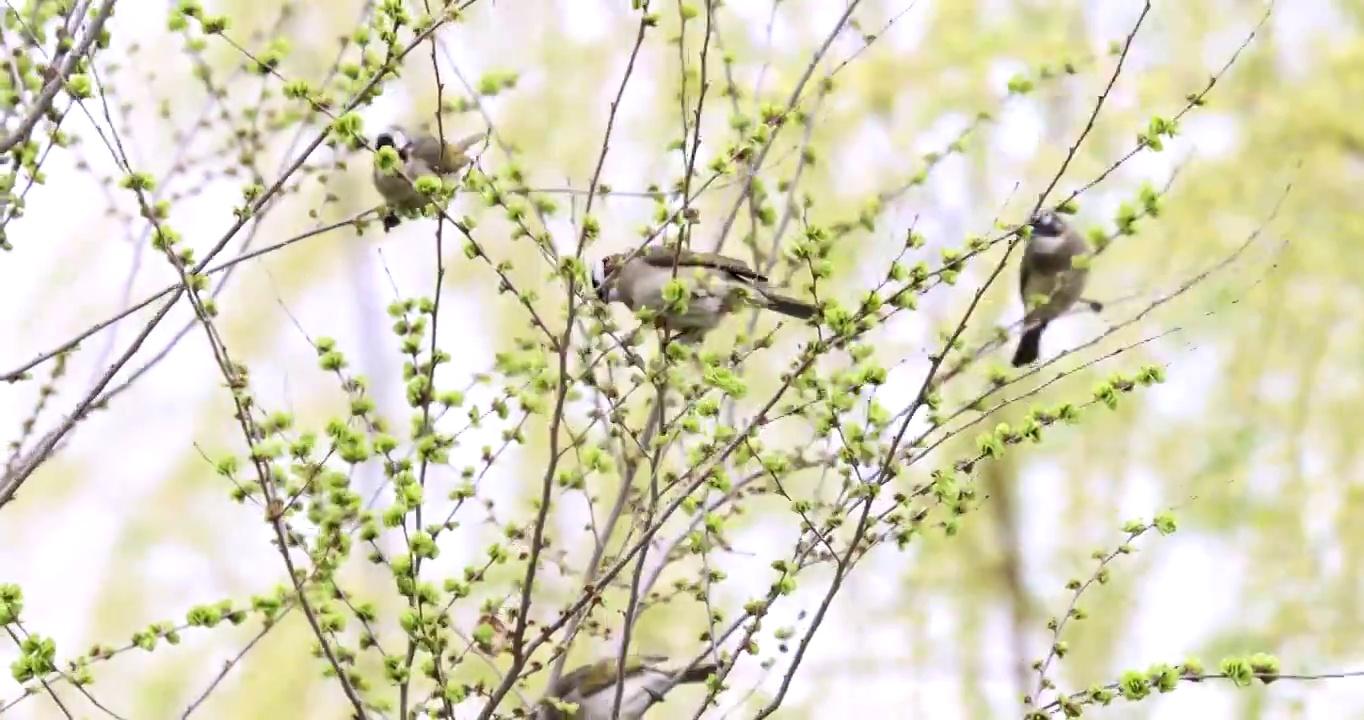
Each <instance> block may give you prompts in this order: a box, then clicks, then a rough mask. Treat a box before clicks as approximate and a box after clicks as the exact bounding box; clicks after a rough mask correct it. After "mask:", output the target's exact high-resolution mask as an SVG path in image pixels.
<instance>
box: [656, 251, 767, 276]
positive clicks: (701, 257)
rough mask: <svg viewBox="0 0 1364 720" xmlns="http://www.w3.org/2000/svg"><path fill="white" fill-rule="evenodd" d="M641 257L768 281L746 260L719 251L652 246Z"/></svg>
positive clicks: (660, 263)
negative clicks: (706, 251)
mask: <svg viewBox="0 0 1364 720" xmlns="http://www.w3.org/2000/svg"><path fill="white" fill-rule="evenodd" d="M639 258H640V259H641V260H643V261H644V262H645V263H647V264H649V265H652V266H654V267H660V268H671V267H672V266H673V263H674V262H675V263H676V264H677V266H678V267H704V268H710V269H712V270H719V271H721V272H725V273H728V274H730V275H733V276H734V277H737V278H743V279H745V280H757V281H759V282H767V277H766V276H765V275H763V274H762V273H760V272H758V271H757V270H754V269H753V268H751V267H749V266H748V264H747V263H745V262H744V261H742V260H736V259H735V258H732V257H726V256H724V255H719V254H717V253H698V252H692V251H691V250H681V251H678V250H675V249H672V248H665V247H652V248H649V249H648V250H645V251H644V252H642V253H640V255H639Z"/></svg>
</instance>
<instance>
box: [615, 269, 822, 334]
mask: <svg viewBox="0 0 1364 720" xmlns="http://www.w3.org/2000/svg"><path fill="white" fill-rule="evenodd" d="M627 259H628V262H627ZM674 263H676V265H677V279H678V280H680V281H682V282H683V283H685V284H686V285H687V288H688V289H689V290H690V291H691V297H689V298H688V299H687V306H686V310H685V311H683V312H676V311H672V312H669V311H667V309H666V308H667V303H666V301H665V300H664V296H663V290H664V287H665V286H667V284H668V283H669V282H670V281H671V280H672V279H673V264H674ZM592 287H593V289H594V290H596V291H597V297H599V298H601V300H602V302H621V303H624V304H625V306H626V307H628V308H630V309H631V310H636V311H637V310H639V309H641V308H649V309H651V310H655V311H657V312H658V313H659V315H658V321H657V322H658V324H659V325H660V326H662V327H665V328H667V329H669V330H672V331H674V332H676V333H678V335H677V337H676V338H674V339H675V340H678V341H680V342H697V341H699V340H700V339H701V338H702V337H704V336H705V334H706V333H707V332H708V331H710V330H711V329H713V328H714V327H715V326H717V325H719V324H720V322H721V321H722V320H724V318H725V316H726V315H728V314H729V313H732V312H734V311H735V310H737V309H739V308H740V307H741V306H744V305H751V306H753V307H758V308H763V309H766V310H773V311H776V312H779V313H781V314H783V315H788V316H790V317H793V318H796V319H798V320H805V319H808V318H811V317H813V316H814V315H815V313H816V312H818V310H819V308H818V307H816V306H815V305H812V304H810V303H807V302H805V301H803V300H798V299H796V298H794V297H791V296H790V295H788V294H787V293H786V292H784V291H782V290H781V289H779V288H777V287H775V286H773V285H772V284H771V281H769V280H768V279H767V277H766V276H764V275H763V274H762V273H759V272H758V271H756V270H754V269H753V268H751V267H749V266H748V265H746V264H745V263H744V262H743V261H742V260H735V259H734V258H731V257H725V256H724V255H717V254H715V253H698V252H692V251H690V250H682V251H681V252H680V253H679V252H678V251H677V250H675V249H671V248H665V247H652V248H647V249H645V250H642V251H640V253H639V254H638V255H635V256H634V257H633V258H631V257H630V253H628V252H624V253H616V254H614V255H608V256H606V257H605V258H602V259H601V260H600V261H599V262H598V263H597V264H596V265H595V266H594V267H593V268H592Z"/></svg>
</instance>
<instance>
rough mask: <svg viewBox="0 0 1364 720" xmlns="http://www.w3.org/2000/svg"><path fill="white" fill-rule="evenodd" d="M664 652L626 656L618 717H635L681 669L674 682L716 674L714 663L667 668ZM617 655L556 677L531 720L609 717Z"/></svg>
mask: <svg viewBox="0 0 1364 720" xmlns="http://www.w3.org/2000/svg"><path fill="white" fill-rule="evenodd" d="M668 661H669V659H668V657H667V656H664V655H628V656H626V659H625V683H624V685H625V687H624V688H623V689H622V690H621V698H620V716H619V717H620V720H639V718H642V717H644V712H645V711H646V710H648V709H649V708H650V707H653V705H654V704H655V703H660V702H663V694H664V693H665V692H667V690H668V689H669V687H670V686H671V685H672V678H673V675H675V674H677V673H678V672H679V671H681V673H682V676H681V677H680V678H679V679H678V681H677V684H679V685H685V684H689V683H702V682H705V681H706V678H707V677H709V676H710V675H712V674H714V673H716V672H717V671H718V670H719V666H718V665H716V664H715V663H702V664H699V665H696V666H695V667H692V668H690V669H684V668H683V667H681V666H678V667H671V668H670V667H667V664H668ZM619 663H620V660H619V658H608V659H605V660H599V661H597V662H595V663H590V664H588V665H583V666H582V667H579V668H577V669H575V670H573V671H571V672H569V673H567V674H565V675H564V676H563V677H561V678H559V681H558V682H556V683H554V686H553V687H551V688H550V689H549V690H548V691H546V693H545V697H544V698H542V699H541V700H540V702H539V704H538V705H537V706H536V711H535V720H611V710H612V709H613V707H614V706H615V702H616V677H617V676H616V670H617V668H618V667H619ZM550 698H554V699H557V700H558V701H560V702H563V703H573V704H575V705H577V706H578V709H577V710H576V711H575V712H573V713H572V714H570V713H568V712H567V711H565V710H560V709H559V708H557V707H555V706H554V705H553V704H552V703H550V702H549V699H550Z"/></svg>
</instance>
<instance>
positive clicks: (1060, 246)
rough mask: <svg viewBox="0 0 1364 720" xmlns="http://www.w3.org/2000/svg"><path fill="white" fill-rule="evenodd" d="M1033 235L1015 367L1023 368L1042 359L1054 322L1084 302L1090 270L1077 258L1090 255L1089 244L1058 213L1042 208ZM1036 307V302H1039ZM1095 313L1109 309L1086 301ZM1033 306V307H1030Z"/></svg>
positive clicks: (1026, 255) (1022, 282) (1022, 281)
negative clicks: (1044, 339) (1047, 332)
mask: <svg viewBox="0 0 1364 720" xmlns="http://www.w3.org/2000/svg"><path fill="white" fill-rule="evenodd" d="M1028 224H1029V225H1030V226H1032V235H1031V236H1030V237H1029V238H1028V240H1027V247H1026V249H1024V251H1023V262H1022V263H1021V264H1020V267H1019V278H1018V280H1019V282H1018V290H1019V294H1020V295H1022V296H1023V306H1024V307H1025V308H1028V309H1027V312H1026V314H1025V315H1024V316H1023V334H1022V336H1020V337H1019V338H1018V349H1017V350H1016V351H1015V352H1014V357H1013V366H1014V367H1022V366H1024V365H1028V364H1031V363H1033V362H1036V361H1037V357H1038V355H1040V354H1041V351H1042V333H1043V331H1045V330H1046V329H1047V325H1048V324H1050V323H1051V321H1052V320H1055V319H1056V318H1058V317H1060V316H1061V315H1062V314H1064V313H1065V312H1066V311H1067V310H1069V309H1070V308H1071V306H1073V305H1074V304H1075V303H1076V302H1078V301H1082V300H1083V298H1082V297H1081V295H1082V294H1083V293H1084V291H1085V281H1086V280H1087V279H1088V277H1089V268H1088V266H1087V265H1085V264H1084V263H1083V261H1082V262H1081V263H1079V265H1078V267H1077V266H1076V263H1075V259H1076V258H1086V257H1089V255H1090V250H1089V243H1088V242H1086V241H1085V239H1084V238H1083V237H1081V236H1080V233H1078V232H1076V231H1075V229H1074V228H1073V227H1071V226H1070V224H1069V223H1067V222H1066V221H1065V220H1064V219H1063V218H1062V217H1061V216H1060V215H1059V214H1058V213H1056V212H1055V211H1052V210H1042V211H1040V212H1038V213H1037V214H1035V215H1033V217H1032V218H1031V219H1030V220H1029V222H1028ZM1038 296H1042V297H1041V298H1040V302H1038V303H1037V304H1036V305H1031V303H1032V302H1034V301H1035V300H1037V299H1039V298H1038ZM1084 302H1085V303H1086V304H1088V305H1089V307H1090V308H1091V309H1093V310H1094V311H1095V312H1098V311H1100V310H1102V309H1103V305H1102V304H1101V303H1097V302H1094V301H1089V300H1085V301H1084ZM1030 305H1031V307H1030Z"/></svg>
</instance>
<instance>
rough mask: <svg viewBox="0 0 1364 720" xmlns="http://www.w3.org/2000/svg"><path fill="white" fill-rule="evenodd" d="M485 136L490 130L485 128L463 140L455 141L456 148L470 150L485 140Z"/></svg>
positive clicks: (464, 150) (461, 150)
mask: <svg viewBox="0 0 1364 720" xmlns="http://www.w3.org/2000/svg"><path fill="white" fill-rule="evenodd" d="M485 137H488V131H486V130H484V131H482V132H476V133H474V134H473V135H470V136H468V137H466V138H464V139H463V140H459V141H457V142H455V143H453V146H454V148H455V150H457V151H459V152H468V151H469V149H470V148H472V147H473V146H475V145H477V144H479V143H481V142H483V138H485Z"/></svg>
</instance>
